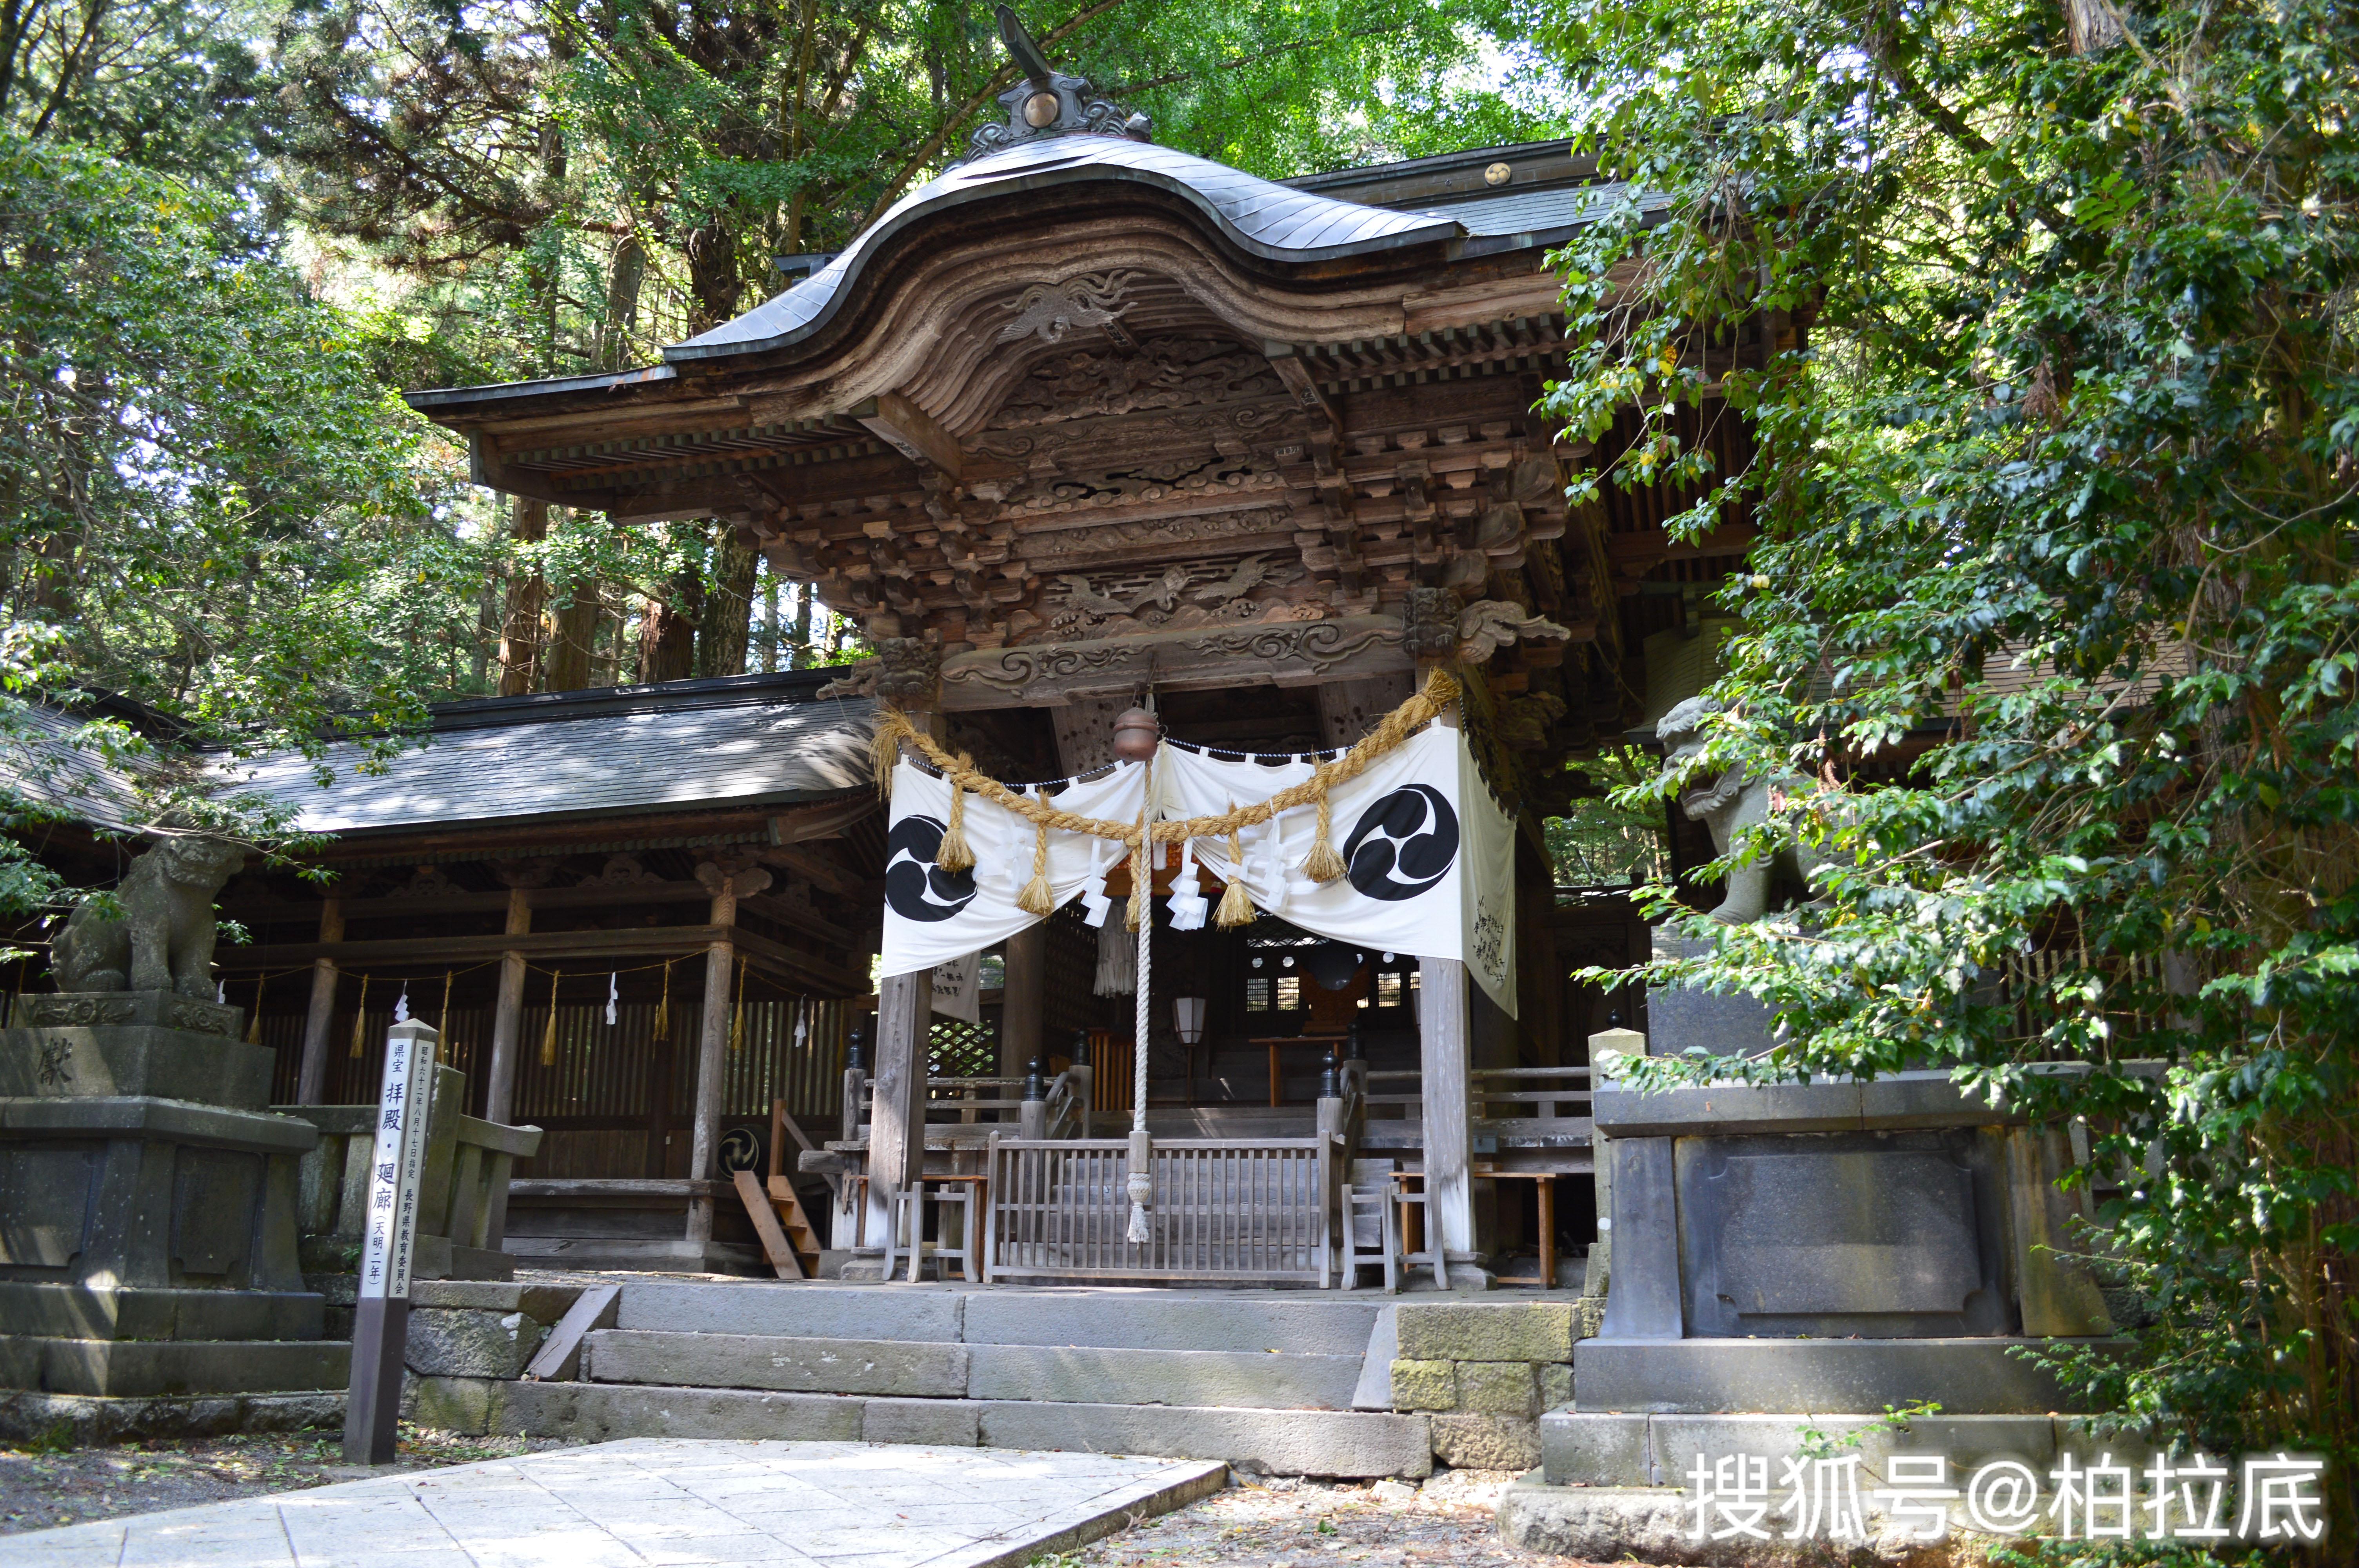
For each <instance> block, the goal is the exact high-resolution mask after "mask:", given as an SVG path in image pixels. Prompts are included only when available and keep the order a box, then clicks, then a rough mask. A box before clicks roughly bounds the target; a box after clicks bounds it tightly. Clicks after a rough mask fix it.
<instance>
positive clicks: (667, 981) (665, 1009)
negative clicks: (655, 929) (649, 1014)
mask: <svg viewBox="0 0 2359 1568" xmlns="http://www.w3.org/2000/svg"><path fill="white" fill-rule="evenodd" d="M663 972H664V989H663V1000H661V1001H659V1002H658V1003H656V1026H655V1031H654V1033H653V1034H652V1036H651V1038H653V1039H657V1040H669V1039H670V1038H671V960H670V959H669V958H667V959H665V960H664V967H663Z"/></svg>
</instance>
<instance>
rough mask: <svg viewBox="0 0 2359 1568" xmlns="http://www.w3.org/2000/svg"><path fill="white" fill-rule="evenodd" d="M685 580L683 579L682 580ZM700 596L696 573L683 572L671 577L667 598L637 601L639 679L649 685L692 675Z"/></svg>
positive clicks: (701, 595)
mask: <svg viewBox="0 0 2359 1568" xmlns="http://www.w3.org/2000/svg"><path fill="white" fill-rule="evenodd" d="M682 579H685V580H682ZM701 597H703V593H702V586H701V584H699V583H698V582H697V580H696V574H695V573H694V572H692V571H684V572H682V573H680V574H679V577H677V578H674V579H672V583H671V593H670V596H669V599H672V600H679V604H678V605H675V604H673V603H671V602H669V600H666V599H649V600H643V601H641V603H640V606H639V610H640V614H639V679H640V680H641V681H643V682H646V683H648V684H650V685H652V684H653V683H655V682H657V681H668V680H686V679H687V678H688V677H689V676H691V675H694V674H695V673H696V614H695V611H694V609H693V606H694V605H695V603H696V601H697V600H699V599H701Z"/></svg>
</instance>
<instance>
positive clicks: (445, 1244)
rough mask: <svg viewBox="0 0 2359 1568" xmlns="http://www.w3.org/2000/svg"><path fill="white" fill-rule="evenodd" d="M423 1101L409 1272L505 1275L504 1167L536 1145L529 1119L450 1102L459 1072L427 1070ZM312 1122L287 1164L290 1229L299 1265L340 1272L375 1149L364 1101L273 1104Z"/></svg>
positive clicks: (457, 1096)
mask: <svg viewBox="0 0 2359 1568" xmlns="http://www.w3.org/2000/svg"><path fill="white" fill-rule="evenodd" d="M434 1077H435V1083H434V1098H433V1099H432V1101H431V1102H430V1104H429V1109H428V1111H427V1122H426V1129H427V1130H426V1165H425V1174H424V1178H423V1180H422V1182H421V1183H420V1184H419V1204H418V1242H417V1250H416V1253H415V1259H416V1261H415V1262H414V1263H413V1264H412V1266H411V1272H412V1273H413V1274H414V1275H415V1276H416V1277H417V1278H419V1279H421V1280H452V1279H455V1280H506V1279H513V1278H515V1276H516V1266H515V1264H514V1263H512V1262H511V1261H510V1260H509V1259H508V1256H507V1254H506V1252H504V1251H502V1250H501V1249H500V1244H501V1243H502V1242H504V1241H505V1240H506V1239H507V1224H508V1173H509V1172H511V1171H512V1170H514V1169H515V1166H516V1162H517V1161H518V1160H527V1159H530V1158H531V1157H532V1155H533V1154H534V1153H535V1152H538V1149H539V1148H540V1129H539V1128H538V1127H504V1126H502V1125H500V1124H499V1123H498V1122H495V1121H485V1120H484V1119H482V1118H480V1117H473V1116H468V1115H465V1114H463V1113H462V1112H461V1111H460V1109H459V1106H460V1104H461V1099H462V1096H463V1095H464V1093H465V1090H466V1079H465V1076H463V1075H462V1074H461V1073H460V1072H459V1070H458V1069H457V1068H455V1067H437V1068H436V1069H435V1070H434ZM272 1109H273V1110H274V1111H277V1113H278V1114H280V1115H282V1116H299V1117H301V1118H302V1119H304V1120H306V1121H308V1122H310V1124H311V1125H312V1126H314V1127H316V1128H318V1129H319V1130H320V1141H319V1142H318V1143H317V1144H315V1145H314V1146H313V1147H312V1149H311V1152H310V1153H308V1154H306V1155H304V1156H303V1160H302V1162H301V1164H300V1165H299V1166H298V1167H297V1172H296V1232H297V1235H298V1238H299V1252H300V1254H301V1257H302V1261H303V1267H304V1268H305V1269H306V1270H309V1271H314V1272H320V1273H342V1272H346V1271H350V1270H351V1269H353V1267H354V1266H355V1264H356V1262H357V1260H358V1258H359V1249H360V1243H361V1231H362V1227H363V1222H364V1219H365V1218H366V1213H365V1210H366V1206H367V1203H368V1188H369V1161H370V1157H371V1156H372V1155H373V1154H374V1153H375V1149H376V1117H377V1108H376V1107H375V1106H373V1105H281V1106H273V1107H272Z"/></svg>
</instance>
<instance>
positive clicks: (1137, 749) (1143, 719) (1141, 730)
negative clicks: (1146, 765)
mask: <svg viewBox="0 0 2359 1568" xmlns="http://www.w3.org/2000/svg"><path fill="white" fill-rule="evenodd" d="M1162 739H1163V726H1162V725H1160V724H1158V723H1157V722H1156V721H1155V715H1153V714H1152V713H1149V712H1147V709H1145V708H1131V709H1130V710H1129V711H1128V712H1126V713H1125V714H1124V715H1123V716H1122V717H1121V718H1119V719H1115V720H1114V756H1115V757H1116V758H1117V759H1118V760H1120V761H1122V762H1146V761H1147V759H1148V758H1150V757H1152V756H1154V755H1155V748H1156V746H1157V745H1158V744H1159V743H1160V742H1161V741H1162Z"/></svg>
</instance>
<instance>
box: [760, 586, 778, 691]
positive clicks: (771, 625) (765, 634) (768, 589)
mask: <svg viewBox="0 0 2359 1568" xmlns="http://www.w3.org/2000/svg"><path fill="white" fill-rule="evenodd" d="M762 673H763V674H764V675H766V676H774V675H777V673H778V574H777V573H776V572H764V573H763V574H762Z"/></svg>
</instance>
